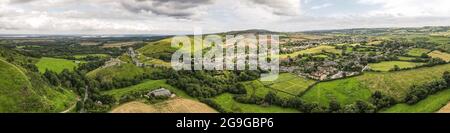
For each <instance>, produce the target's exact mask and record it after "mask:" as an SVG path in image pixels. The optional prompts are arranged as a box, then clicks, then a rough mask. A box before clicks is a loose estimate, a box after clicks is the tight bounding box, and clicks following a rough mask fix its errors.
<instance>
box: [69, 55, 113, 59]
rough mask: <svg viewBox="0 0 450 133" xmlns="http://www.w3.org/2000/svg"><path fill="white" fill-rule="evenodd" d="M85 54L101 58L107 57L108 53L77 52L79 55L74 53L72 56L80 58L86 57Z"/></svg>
mask: <svg viewBox="0 0 450 133" xmlns="http://www.w3.org/2000/svg"><path fill="white" fill-rule="evenodd" d="M87 56H94V57H101V58H106V57H109V55H108V54H79V55H74V56H73V57H75V59H82V58H86V57H87Z"/></svg>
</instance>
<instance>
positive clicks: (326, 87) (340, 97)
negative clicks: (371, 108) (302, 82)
mask: <svg viewBox="0 0 450 133" xmlns="http://www.w3.org/2000/svg"><path fill="white" fill-rule="evenodd" d="M370 96H371V91H370V90H369V88H368V87H367V86H364V85H363V84H361V83H360V82H359V81H358V79H356V78H355V77H352V78H348V79H345V80H334V81H329V82H322V83H319V84H317V85H316V86H314V87H313V88H312V89H311V90H309V91H307V92H306V93H305V94H304V95H303V96H302V98H303V99H304V100H306V101H308V102H315V103H318V104H319V105H321V106H328V104H329V102H330V101H331V100H333V99H334V100H337V101H338V102H339V103H341V104H343V105H346V104H352V103H353V102H355V101H357V100H368V99H369V97H370Z"/></svg>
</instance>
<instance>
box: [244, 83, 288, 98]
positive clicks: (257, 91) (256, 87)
mask: <svg viewBox="0 0 450 133" xmlns="http://www.w3.org/2000/svg"><path fill="white" fill-rule="evenodd" d="M244 86H245V89H246V90H247V97H250V96H256V97H259V98H264V97H265V96H266V95H267V93H269V92H274V93H276V95H277V96H278V97H280V98H291V97H294V96H295V95H293V94H289V93H286V92H282V91H279V90H276V89H272V88H270V87H266V85H264V84H263V83H261V82H260V81H258V80H254V81H247V82H244Z"/></svg>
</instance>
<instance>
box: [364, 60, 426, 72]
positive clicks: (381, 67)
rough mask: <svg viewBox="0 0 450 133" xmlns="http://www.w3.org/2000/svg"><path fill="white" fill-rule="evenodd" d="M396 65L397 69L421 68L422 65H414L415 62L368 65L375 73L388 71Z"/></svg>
mask: <svg viewBox="0 0 450 133" xmlns="http://www.w3.org/2000/svg"><path fill="white" fill-rule="evenodd" d="M395 65H397V66H398V67H399V68H401V69H403V68H414V67H416V66H421V65H423V63H415V62H406V61H383V62H380V63H371V64H369V66H370V68H371V69H372V70H376V71H389V70H391V69H393V68H394V66H395Z"/></svg>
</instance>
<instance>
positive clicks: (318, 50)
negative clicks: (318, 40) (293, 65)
mask: <svg viewBox="0 0 450 133" xmlns="http://www.w3.org/2000/svg"><path fill="white" fill-rule="evenodd" d="M323 51H326V52H330V53H335V54H340V53H341V51H340V50H337V49H336V48H334V47H333V46H328V45H321V46H318V47H314V48H309V49H305V50H301V51H297V52H294V53H291V54H283V55H280V58H287V57H288V56H291V57H292V58H294V57H297V56H298V55H302V54H317V53H322V52H323Z"/></svg>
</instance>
